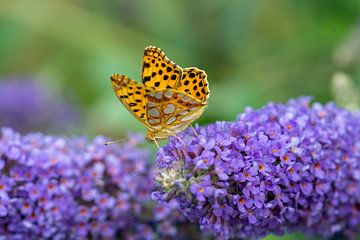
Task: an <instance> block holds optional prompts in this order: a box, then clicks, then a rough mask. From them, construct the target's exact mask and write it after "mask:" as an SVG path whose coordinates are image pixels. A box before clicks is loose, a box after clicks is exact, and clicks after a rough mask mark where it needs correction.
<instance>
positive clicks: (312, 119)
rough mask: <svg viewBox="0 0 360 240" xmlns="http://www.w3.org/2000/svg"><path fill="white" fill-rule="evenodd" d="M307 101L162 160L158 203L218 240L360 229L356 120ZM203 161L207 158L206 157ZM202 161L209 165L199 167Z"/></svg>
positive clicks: (265, 111) (230, 125)
mask: <svg viewBox="0 0 360 240" xmlns="http://www.w3.org/2000/svg"><path fill="white" fill-rule="evenodd" d="M309 102H310V98H299V99H293V100H290V101H289V102H288V103H287V104H273V103H270V104H268V105H267V106H265V107H263V108H261V109H259V110H252V109H250V108H247V109H246V110H245V113H243V114H240V115H239V116H238V118H237V120H236V121H235V122H217V123H215V124H211V125H208V126H207V127H196V128H195V130H196V132H197V133H198V136H197V135H195V134H194V133H193V131H192V130H191V129H189V130H186V131H184V132H182V133H180V134H178V137H180V138H181V139H184V142H185V143H186V145H187V146H186V149H188V151H183V148H184V146H182V144H179V141H178V139H177V138H175V137H172V138H170V139H169V143H168V144H167V145H166V146H164V147H162V148H160V149H159V151H158V154H157V167H158V170H157V175H156V180H157V188H158V191H156V192H154V193H153V196H156V197H155V199H157V200H158V201H177V202H178V204H179V209H180V211H181V212H182V213H183V214H184V215H185V216H186V217H187V218H189V219H190V220H192V221H194V222H197V223H199V224H200V227H201V228H202V229H208V230H210V231H212V232H213V233H214V234H215V235H216V236H219V237H221V238H229V237H239V238H261V237H264V236H266V235H268V234H283V233H284V232H289V231H301V232H304V233H307V234H309V235H316V236H320V237H322V238H331V237H335V236H337V237H338V236H342V237H343V238H354V237H355V236H356V234H358V233H359V232H360V231H359V229H360V114H359V113H351V112H350V111H347V110H345V109H341V108H337V107H336V106H334V105H333V104H331V103H329V104H327V105H324V106H323V105H321V104H318V103H316V104H314V105H313V106H312V107H310V106H309ZM204 156H206V157H204ZM201 159H206V164H205V163H204V162H200V163H199V161H200V160H201Z"/></svg>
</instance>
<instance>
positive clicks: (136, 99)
mask: <svg viewBox="0 0 360 240" xmlns="http://www.w3.org/2000/svg"><path fill="white" fill-rule="evenodd" d="M110 79H111V83H112V87H113V90H114V92H115V95H116V96H117V98H118V99H119V100H120V102H121V103H122V104H123V105H124V106H125V107H126V108H127V109H128V110H129V111H130V113H132V114H133V115H134V116H135V118H136V119H138V120H139V121H140V122H141V123H142V124H143V125H145V127H147V129H148V133H147V135H146V139H147V140H149V141H151V142H154V143H155V144H156V145H157V146H158V147H159V144H158V143H157V141H156V140H157V139H166V138H168V137H169V136H176V133H178V132H181V131H182V130H184V129H185V128H187V127H188V126H189V125H190V124H191V122H193V121H194V120H196V119H197V118H199V117H200V116H201V114H202V113H203V112H204V110H205V108H206V106H207V100H208V98H209V94H210V90H209V83H208V81H207V76H206V73H205V71H203V70H200V69H198V68H196V67H189V68H184V69H183V68H181V67H180V66H178V65H176V64H175V63H174V62H172V61H171V60H170V59H168V58H167V57H166V56H165V54H164V52H163V51H162V50H161V49H160V48H157V47H153V46H149V47H146V48H145V50H144V56H143V63H142V75H141V79H142V83H137V82H136V81H134V80H132V79H130V78H129V77H127V76H125V75H121V74H112V75H111V77H110ZM180 140H181V139H180Z"/></svg>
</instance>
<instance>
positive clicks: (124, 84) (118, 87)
mask: <svg viewBox="0 0 360 240" xmlns="http://www.w3.org/2000/svg"><path fill="white" fill-rule="evenodd" d="M111 83H112V86H113V89H114V92H115V94H116V96H117V97H118V99H119V100H120V101H121V103H122V104H123V105H124V106H125V107H126V108H127V109H128V110H129V112H131V113H132V114H133V115H134V116H135V117H136V118H137V119H139V120H140V122H141V123H143V124H144V125H147V121H146V98H145V95H146V91H150V90H146V88H145V86H144V85H143V84H139V83H137V82H135V81H134V80H131V79H130V78H128V77H127V76H124V75H120V74H113V75H112V76H111Z"/></svg>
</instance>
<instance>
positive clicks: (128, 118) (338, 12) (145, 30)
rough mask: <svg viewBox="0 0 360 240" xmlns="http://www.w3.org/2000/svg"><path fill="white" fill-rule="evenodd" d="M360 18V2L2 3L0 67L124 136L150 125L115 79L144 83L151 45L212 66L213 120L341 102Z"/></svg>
mask: <svg viewBox="0 0 360 240" xmlns="http://www.w3.org/2000/svg"><path fill="white" fill-rule="evenodd" d="M359 25H360V1H357V0H351V1H338V0H332V1H313V0H304V1H283V0H231V1H226V0H225V1H224V0H209V1H198V0H195V1H194V0H184V1H175V0H172V1H165V0H163V1H162V0H153V1H146V0H128V1H122V0H106V1H95V0H86V1H85V0H72V1H70V0H52V1H48V0H36V1H28V0H27V1H25V0H24V1H17V0H15V1H2V2H1V3H0V33H1V38H0V53H1V54H0V63H1V64H0V74H1V78H2V79H5V78H7V77H10V76H11V77H12V76H16V75H22V76H24V75H25V76H32V77H35V78H36V79H39V80H40V81H42V83H43V84H46V85H47V86H49V88H50V89H51V90H52V91H55V92H57V93H58V94H59V95H60V96H61V97H63V98H66V99H67V100H68V101H70V102H72V103H73V104H75V105H77V106H78V107H79V111H81V116H82V120H81V124H79V126H78V127H77V128H76V129H75V130H72V131H74V133H77V134H79V133H80V134H87V135H96V134H105V135H107V136H111V137H114V138H119V137H121V136H123V135H124V133H125V132H126V131H127V130H135V131H142V132H145V129H144V128H143V126H142V125H141V124H140V123H138V122H137V121H136V120H135V119H134V118H133V116H132V115H131V114H129V113H128V112H127V110H126V109H125V108H124V107H123V106H122V105H121V104H120V103H119V102H118V100H117V99H116V97H115V95H114V93H113V91H112V89H111V85H110V80H109V76H110V75H111V74H112V73H121V74H125V75H128V76H129V77H131V78H133V79H135V80H137V81H140V74H141V73H140V70H141V58H142V54H143V49H144V48H145V47H146V46H148V45H155V46H158V47H160V48H162V49H163V50H164V51H165V53H166V55H167V56H168V57H169V58H170V59H172V60H173V61H174V62H176V63H177V64H179V65H180V66H182V67H187V66H196V67H199V68H201V69H204V70H205V71H206V72H207V74H208V80H209V82H210V89H211V96H210V101H209V107H208V109H207V110H206V112H205V113H204V115H203V116H202V117H201V119H200V120H199V121H198V122H199V123H201V124H204V123H209V122H213V121H215V120H233V119H235V117H236V115H237V114H238V113H240V112H242V111H243V110H244V107H245V106H251V107H255V108H257V107H260V106H262V105H264V104H266V103H267V102H269V101H281V102H284V101H286V100H287V99H288V98H291V97H297V96H300V95H312V96H314V99H315V101H320V102H326V101H329V100H331V99H332V96H331V91H330V82H331V78H332V76H333V74H334V73H335V72H336V71H339V70H342V71H346V72H347V73H348V74H350V75H351V76H352V77H353V78H354V79H355V81H356V82H359V81H360V67H359V61H355V60H356V59H355V60H354V61H350V63H349V59H347V58H349V57H347V56H345V57H344V56H342V55H344V54H345V55H346V53H344V51H345V50H341V47H342V46H343V45H344V44H345V45H346V44H347V42H349V41H350V40H349V38H350V37H349V36H351V33H352V32H354V31H356V29H357V28H359ZM354 29H355V30H354ZM359 34H360V33H359ZM355 35H356V34H355ZM359 39H360V37H359V38H358V39H357V40H359ZM359 41H360V40H359ZM348 45H349V44H348ZM355 45H356V44H355ZM345 47H346V46H345ZM352 47H353V46H352ZM357 47H359V46H357ZM353 48H354V47H353ZM337 49H340V54H337V55H340V57H337V55H336V51H337ZM341 51H342V52H341ZM357 51H359V50H357ZM345 52H346V51H345ZM351 52H353V51H352V50H351V51H350V53H351ZM334 56H335V57H334ZM336 57H337V58H339V59H340V60H339V61H337V60H336ZM346 57H347V58H346ZM357 57H359V55H358V56H357ZM344 58H345V60H344ZM350 60H351V59H350ZM346 61H347V62H346ZM339 62H340V63H339ZM342 62H345V64H344V63H342Z"/></svg>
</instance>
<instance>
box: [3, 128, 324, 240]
mask: <svg viewBox="0 0 360 240" xmlns="http://www.w3.org/2000/svg"><path fill="white" fill-rule="evenodd" d="M105 141H106V139H104V138H103V137H97V138H95V139H94V140H93V141H92V142H90V143H87V142H86V140H85V139H84V138H64V137H54V136H46V135H43V134H39V133H37V134H28V135H25V136H21V135H20V134H18V133H16V132H14V131H12V130H11V129H8V128H6V129H2V130H1V132H0V161H1V168H0V239H59V240H61V239H70V240H72V239H125V240H126V239H134V240H138V239H139V240H140V239H191V238H192V237H191V234H195V236H199V235H200V234H201V233H200V231H199V230H197V229H196V228H194V227H193V226H192V225H190V224H187V221H186V219H185V218H184V217H183V216H182V215H180V214H179V212H178V211H177V203H176V202H175V201H174V202H173V203H169V204H168V203H165V202H163V203H160V204H158V205H157V206H156V205H155V204H154V202H153V201H151V192H152V190H153V187H154V182H153V175H152V173H153V170H152V166H151V165H150V159H149V158H150V152H149V151H147V150H145V149H142V148H140V147H139V143H141V141H140V140H139V136H137V135H131V136H129V140H128V141H127V142H125V143H124V144H122V145H117V144H113V145H109V146H105V145H104V143H105ZM209 185H210V183H209ZM320 191H323V190H322V189H321V190H320ZM179 227H181V229H182V230H181V231H179ZM183 229H184V231H183Z"/></svg>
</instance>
